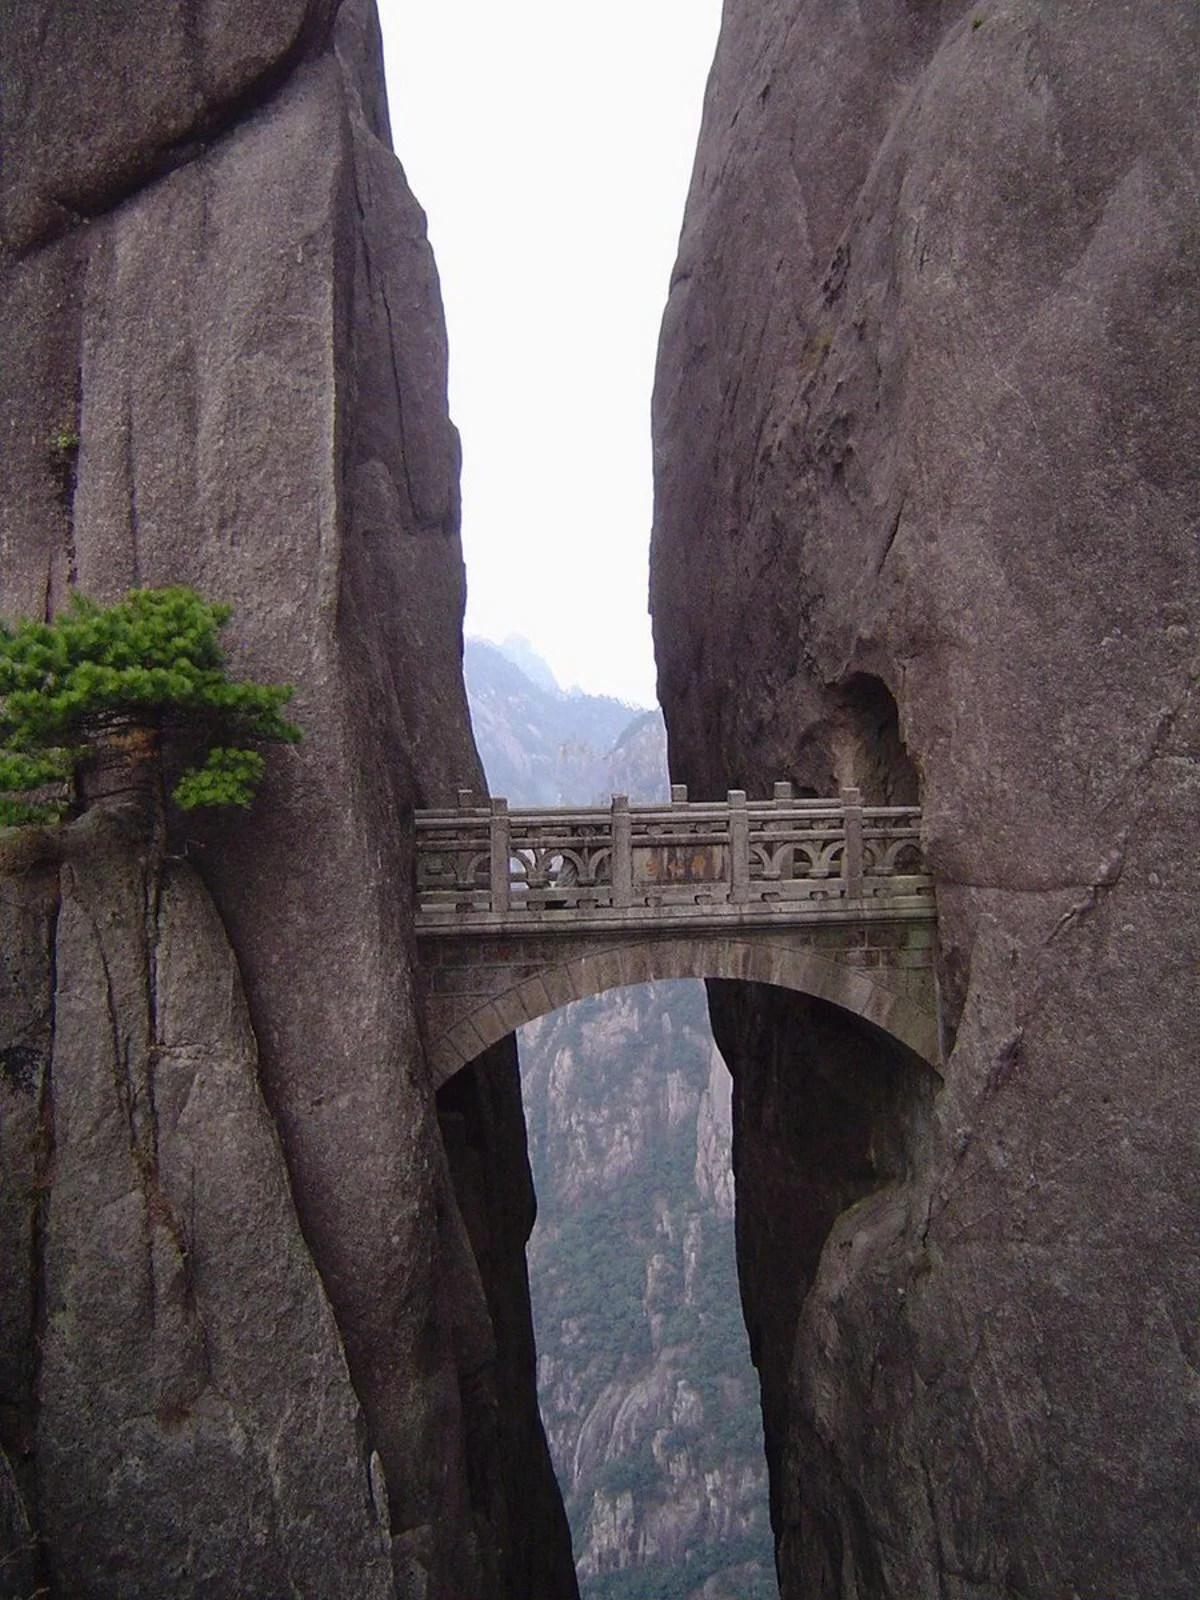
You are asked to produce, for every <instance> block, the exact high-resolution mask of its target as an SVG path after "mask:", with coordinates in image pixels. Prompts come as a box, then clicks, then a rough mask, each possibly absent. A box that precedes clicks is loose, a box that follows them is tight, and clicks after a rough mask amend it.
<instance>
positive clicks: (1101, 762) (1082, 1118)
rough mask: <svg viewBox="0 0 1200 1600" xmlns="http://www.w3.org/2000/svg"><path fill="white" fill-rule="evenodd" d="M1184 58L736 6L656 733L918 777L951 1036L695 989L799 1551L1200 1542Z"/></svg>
mask: <svg viewBox="0 0 1200 1600" xmlns="http://www.w3.org/2000/svg"><path fill="white" fill-rule="evenodd" d="M1198 78H1200V13H1197V11H1196V9H1195V8H1194V7H1184V6H1163V7H1157V6H1156V7H1141V6H1129V5H1125V4H1122V3H1118V0H1062V3H1058V4H1054V5H1044V4H1038V3H1034V0H981V3H977V4H970V5H967V4H953V3H945V4H938V5H913V4H909V3H905V0H866V3H864V4H861V5H856V6H853V7H848V8H834V9H833V10H831V9H830V8H829V7H827V6H822V5H818V4H816V3H815V0H771V3H767V4H757V3H756V4H750V3H748V0H729V3H727V4H726V7H725V16H724V25H723V31H722V37H721V43H720V46H719V48H718V54H717V60H716V64H715V68H714V72H713V76H712V79H711V82H710V86H709V93H708V100H707V106H706V114H705V121H704V128H703V132H702V136H701V145H700V151H699V156H698V160H697V165H696V171H695V177H694V181H693V187H692V192H691V196H690V200H689V204H688V210H687V216H686V221H685V225H684V231H683V237H682V242H681V249H680V257H679V263H678V266H677V269H676V274H675V279H674V282H673V286H672V292H671V297H670V302H669V305H668V308H667V312H666V318H665V323H664V330H663V340H662V348H661V357H660V366H659V375H658V383H657V390H656V400H655V427H656V444H655V451H656V473H657V501H656V520H655V536H654V552H653V562H652V569H653V575H652V607H653V611H654V619H655V633H656V641H657V649H658V656H659V673H660V691H661V694H662V698H663V703H664V709H665V712H666V717H667V722H668V728H669V733H670V740H671V751H672V766H673V774H674V776H675V777H676V778H678V779H681V780H686V781H688V782H690V783H691V784H692V785H693V786H694V789H695V792H697V793H698V794H709V793H717V792H720V791H721V790H723V789H724V788H725V787H726V786H727V785H732V784H735V783H736V784H739V785H740V784H745V785H746V786H748V787H750V788H751V789H754V788H755V787H759V788H761V786H763V785H764V784H766V783H767V782H768V781H769V780H770V779H772V778H775V777H779V776H792V777H793V778H794V779H796V781H798V782H799V783H801V784H805V785H807V786H809V787H811V788H812V789H814V790H816V791H818V792H828V790H829V789H830V788H831V786H833V785H834V784H836V783H837V782H840V781H841V782H844V781H847V780H855V781H859V782H861V783H862V784H863V786H864V788H865V790H866V791H867V793H868V794H869V795H870V796H871V797H873V798H877V799H884V798H889V797H892V796H899V797H901V798H905V797H907V796H906V795H905V794H904V791H905V789H906V787H908V786H910V785H911V784H912V783H913V782H915V783H916V784H917V785H918V787H919V793H920V798H921V801H922V803H923V805H924V808H925V825H926V832H927V839H928V847H929V854H930V859H931V862H932V865H933V868H934V871H935V873H936V875H937V881H938V909H939V934H940V941H941V963H942V965H941V979H942V1000H943V1007H944V1017H945V1025H946V1029H945V1031H946V1037H945V1046H946V1054H945V1059H944V1062H943V1065H942V1069H941V1075H940V1078H939V1079H938V1080H936V1081H935V1080H934V1079H933V1078H932V1077H926V1078H925V1079H924V1080H923V1079H922V1078H921V1076H920V1073H919V1072H918V1073H917V1076H916V1077H915V1078H914V1077H913V1076H912V1073H913V1071H914V1070H915V1069H914V1068H913V1065H912V1063H910V1062H905V1061H903V1060H901V1059H900V1058H899V1056H897V1055H896V1053H895V1052H894V1051H892V1050H891V1048H890V1046H889V1045H888V1043H887V1041H886V1040H880V1039H878V1038H870V1039H868V1038H866V1037H865V1036H862V1035H861V1034H860V1033H858V1032H857V1031H856V1030H855V1028H854V1026H853V1024H851V1023H849V1022H847V1021H846V1020H845V1019H842V1018H839V1017H838V1015H837V1014H836V1013H829V1012H827V1011H826V1012H821V1013H820V1014H814V1013H813V1011H812V1008H810V1007H805V1006H802V1005H800V1004H792V1003H790V1002H783V1001H781V1000H778V999H775V998H771V997H768V996H766V995H761V994H760V995H756V994H754V993H746V992H743V993H741V994H734V993H729V992H724V991H723V992H722V993H720V994H717V995H715V996H714V1009H715V1012H716V1021H717V1024H718V1029H719V1034H720V1037H721V1041H722V1044H723V1046H724V1047H725V1049H726V1051H727V1054H728V1056H729V1058H730V1060H731V1063H732V1065H733V1066H734V1069H735V1075H736V1078H737V1087H736V1091H735V1163H736V1165H737V1168H738V1173H739V1222H738V1226H739V1236H740V1240H741V1245H742V1251H743V1262H742V1273H743V1290H744V1295H745V1298H746V1301H747V1306H748V1310H749V1315H750V1321H751V1330H752V1336H753V1335H755V1334H756V1333H757V1334H758V1335H759V1336H760V1337H761V1338H762V1339H766V1345H765V1346H764V1345H762V1344H761V1343H760V1344H759V1346H758V1348H759V1351H760V1359H761V1363H762V1375H763V1382H764V1406H765V1409H766V1413H767V1423H768V1437H769V1440H770V1441H771V1468H772V1473H773V1477H774V1490H775V1514H776V1521H777V1535H778V1538H779V1552H780V1568H781V1576H782V1583H783V1592H784V1595H785V1596H788V1597H799V1596H804V1597H805V1600H814V1597H816V1596H821V1597H826V1596H828V1597H833V1596H837V1597H849V1596H851V1595H853V1596H856V1597H857V1600H863V1597H865V1596H871V1597H881V1596H887V1597H890V1600H901V1597H903V1600H914V1597H924V1596H929V1597H933V1596H938V1597H939V1600H947V1597H964V1600H966V1597H970V1600H984V1597H987V1600H999V1597H1006V1600H1007V1597H1013V1600H1015V1597H1016V1596H1018V1595H1019V1596H1022V1597H1031V1596H1038V1597H1044V1600H1051V1597H1061V1596H1064V1595H1072V1594H1074V1595H1079V1596H1086V1595H1104V1596H1106V1597H1115V1596H1122V1597H1130V1600H1132V1597H1133V1596H1137V1595H1150V1594H1153V1595H1155V1596H1156V1597H1170V1600H1183V1597H1185V1596H1188V1595H1191V1594H1193V1593H1194V1592H1195V1589H1196V1585H1197V1581H1198V1578H1200V1546H1198V1544H1197V1537H1196V1523H1195V1517H1194V1512H1193V1507H1192V1502H1193V1499H1194V1493H1193V1485H1194V1481H1195V1470H1196V1463H1197V1460H1200V1417H1198V1414H1197V1390H1196V1364H1197V1355H1198V1352H1197V1344H1196V1327H1197V1323H1196V1306H1197V1303H1198V1296H1200V1189H1198V1187H1197V1184H1196V1180H1195V1173H1196V1155H1197V1151H1196V1136H1195V1128H1196V1120H1197V1110H1198V1107H1197V1091H1196V1083H1195V1072H1194V1064H1195V1042H1196V1039H1197V1036H1198V1028H1200V988H1198V986H1197V974H1196V949H1197V939H1198V937H1200V926H1198V925H1200V877H1198V875H1197V870H1196V858H1195V849H1194V824H1195V816H1196V807H1197V801H1198V800H1200V721H1198V717H1197V709H1198V708H1197V694H1196V685H1197V680H1198V678H1200V655H1198V643H1197V640H1198V638H1200V634H1198V631H1197V630H1198V629H1200V615H1198V614H1197V606H1198V601H1197V597H1198V595H1200V541H1198V539H1197V504H1198V503H1200V497H1198V490H1200V475H1198V468H1197V462H1198V461H1200V404H1198V400H1200V315H1198V312H1197V307H1198V306H1200V293H1198V291H1200V249H1198V248H1197V246H1198V244H1200V201H1198V191H1197V186H1196V177H1195V175H1196V172H1197V170H1198V169H1200V137H1198V136H1200V118H1198V116H1197V109H1196V107H1197V102H1196V94H1195V86H1196V83H1197V81H1198ZM893 703H894V705H895V707H896V715H895V719H894V720H893V718H892V714H891V710H890V708H891V705H892V704H893ZM823 1079H824V1080H826V1081H825V1082H824V1083H823V1081H822V1080H823ZM835 1080H836V1081H835ZM889 1083H890V1084H891V1085H892V1090H891V1091H890V1092H892V1093H893V1094H894V1096H895V1102H894V1104H893V1105H892V1106H891V1107H890V1108H889V1107H888V1105H887V1103H886V1094H887V1093H888V1092H889V1091H888V1087H887V1086H888V1084H889ZM838 1096H844V1097H848V1099H847V1104H846V1107H845V1115H844V1116H838V1115H835V1114H834V1113H835V1112H836V1109H837V1099H838ZM823 1125H824V1129H825V1131H824V1132H822V1131H821V1130H822V1126H823ZM814 1193H815V1194H816V1195H817V1199H818V1201H819V1206H818V1210H820V1206H823V1207H824V1211H823V1212H821V1215H822V1216H823V1219H824V1220H823V1222H822V1224H821V1229H820V1236H819V1237H817V1238H816V1239H815V1240H812V1241H811V1243H812V1245H813V1248H812V1249H811V1250H810V1249H808V1248H804V1249H801V1248H799V1247H798V1244H797V1239H798V1238H801V1237H803V1236H804V1230H803V1228H801V1227H800V1226H799V1224H800V1223H801V1222H804V1223H805V1224H806V1226H807V1227H808V1228H809V1229H810V1230H811V1227H812V1219H813V1210H812V1206H811V1205H810V1204H809V1201H811V1199H812V1197H813V1195H814ZM856 1197H860V1198H859V1203H858V1204H857V1205H854V1206H852V1207H851V1209H849V1210H846V1211H840V1214H839V1208H840V1207H842V1206H845V1205H847V1204H848V1203H849V1202H850V1201H851V1200H854V1199H855V1198H856ZM789 1279H790V1281H791V1282H792V1283H793V1284H794V1285H795V1288H794V1290H793V1291H792V1293H791V1295H790V1296H789V1294H788V1293H787V1292H786V1290H782V1289H781V1288H780V1285H782V1284H785V1283H786V1282H787V1281H789ZM768 1329H769V1336H768V1332H764V1330H768Z"/></svg>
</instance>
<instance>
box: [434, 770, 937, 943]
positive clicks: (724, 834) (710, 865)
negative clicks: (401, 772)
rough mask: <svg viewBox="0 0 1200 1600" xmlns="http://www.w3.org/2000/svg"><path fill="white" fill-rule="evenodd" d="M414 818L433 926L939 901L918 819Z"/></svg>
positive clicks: (471, 808)
mask: <svg viewBox="0 0 1200 1600" xmlns="http://www.w3.org/2000/svg"><path fill="white" fill-rule="evenodd" d="M459 798H460V804H459V806H458V807H457V808H456V809H454V810H446V811H429V812H418V813H417V851H416V862H417V884H416V887H417V905H418V914H419V916H420V918H421V920H422V922H423V923H424V924H425V925H426V926H429V925H434V924H445V923H447V922H450V923H458V922H459V921H460V919H462V918H464V917H467V918H472V919H475V918H478V917H485V918H488V919H493V920H494V919H495V918H496V917H502V918H505V919H513V920H514V921H517V922H520V921H527V922H531V923H532V922H534V921H537V920H548V921H561V920H564V919H570V918H574V917H579V918H587V917H589V916H593V915H596V914H604V915H612V914H617V915H619V914H620V913H622V912H626V911H636V912H639V913H643V912H647V911H650V912H653V911H662V912H666V913H669V912H670V910H671V908H673V907H679V908H685V907H692V908H702V907H705V906H710V907H715V906H722V907H730V908H734V909H736V908H738V907H747V908H751V907H756V908H758V909H760V910H765V909H767V908H773V907H777V908H778V910H779V912H780V914H786V913H787V910H788V908H789V907H792V908H795V909H799V908H803V907H807V908H808V909H810V910H816V909H819V908H820V907H821V906H822V905H830V906H837V905H846V906H849V905H856V904H858V903H860V902H864V903H869V902H871V901H876V902H880V901H886V900H888V899H894V898H897V897H903V896H919V895H926V896H927V895H929V894H930V893H931V888H932V885H931V880H930V878H929V875H928V868H927V867H926V864H925V860H924V856H923V853H922V849H921V831H920V824H921V813H920V810H919V809H918V808H917V807H916V806H864V805H863V804H862V801H861V797H860V796H859V793H858V791H857V790H854V789H847V790H843V792H842V795H841V798H840V800H839V801H838V802H832V801H828V800H795V799H793V798H792V795H791V792H790V788H789V786H788V785H786V784H777V785H776V787H775V796H774V798H773V799H771V800H766V801H747V799H746V796H745V794H744V793H743V792H741V791H740V790H733V791H731V792H730V795H729V797H728V799H727V800H726V801H723V802H714V803H703V804H696V805H690V804H688V803H687V799H686V790H683V789H682V788H681V787H678V786H677V787H676V788H675V789H674V790H673V791H672V800H671V803H670V804H667V805H650V806H636V807H631V806H630V805H629V802H628V800H626V799H625V798H624V797H623V796H621V795H617V796H614V798H613V803H612V806H611V807H610V808H608V809H603V808H599V807H576V808H570V809H563V810H548V809H544V810H521V811H511V812H510V811H509V809H508V805H507V802H506V801H504V800H502V799H494V800H492V801H491V802H490V803H489V805H488V806H487V807H480V806H476V805H475V804H474V802H473V798H472V797H471V796H470V795H469V794H467V793H466V792H465V791H464V792H463V793H462V794H460V797H459Z"/></svg>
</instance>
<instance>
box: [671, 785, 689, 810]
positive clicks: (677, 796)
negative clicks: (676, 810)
mask: <svg viewBox="0 0 1200 1600" xmlns="http://www.w3.org/2000/svg"><path fill="white" fill-rule="evenodd" d="M687 803H688V797H687V784H686V783H673V784H672V785H671V804H672V805H673V806H685V805H687Z"/></svg>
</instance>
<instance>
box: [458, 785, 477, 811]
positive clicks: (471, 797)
mask: <svg viewBox="0 0 1200 1600" xmlns="http://www.w3.org/2000/svg"><path fill="white" fill-rule="evenodd" d="M474 805H475V791H474V789H460V790H459V791H458V809H459V810H460V811H470V810H472V809H473V807H474Z"/></svg>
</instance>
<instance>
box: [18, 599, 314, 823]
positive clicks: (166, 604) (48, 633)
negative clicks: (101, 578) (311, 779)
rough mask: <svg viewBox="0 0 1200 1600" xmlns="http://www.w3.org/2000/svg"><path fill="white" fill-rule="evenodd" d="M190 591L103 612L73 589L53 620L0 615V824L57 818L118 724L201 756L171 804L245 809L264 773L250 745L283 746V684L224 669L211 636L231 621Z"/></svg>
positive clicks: (287, 695) (286, 694)
mask: <svg viewBox="0 0 1200 1600" xmlns="http://www.w3.org/2000/svg"><path fill="white" fill-rule="evenodd" d="M232 614H233V613H232V608H231V607H230V606H227V605H220V604H212V603H210V602H208V601H206V600H203V599H201V597H200V596H199V595H198V594H197V593H196V592H195V590H193V589H188V588H183V587H176V588H170V589H134V590H132V591H131V592H130V593H129V595H128V596H127V597H126V598H125V600H124V601H122V602H121V603H120V604H119V605H115V606H110V607H107V608H101V607H100V606H98V605H97V604H96V603H95V602H94V601H92V600H88V599H86V598H84V597H83V596H81V595H73V596H72V599H71V605H70V608H69V609H68V610H67V611H66V612H65V613H64V614H63V615H62V616H60V617H58V618H56V619H55V621H53V622H49V623H46V622H29V621H25V622H18V623H16V624H13V625H9V624H7V623H5V622H3V621H2V620H0V824H4V823H8V824H13V823H21V822H31V821H47V820H51V819H53V818H54V817H56V816H61V815H62V814H63V813H64V812H65V811H66V809H67V808H68V806H69V804H70V800H71V787H72V784H73V781H74V779H75V778H76V777H77V775H78V773H79V771H80V769H81V768H82V767H83V766H85V765H86V763H87V762H88V761H89V760H90V759H92V758H93V755H94V752H95V750H96V748H97V746H98V745H100V744H102V743H103V741H104V740H105V739H106V738H108V737H110V736H111V735H112V734H113V733H114V731H115V730H119V729H120V728H121V727H122V726H128V725H136V726H138V727H139V728H141V729H143V730H145V731H146V733H147V735H148V738H149V744H150V746H151V747H152V749H153V751H154V753H155V754H157V741H158V736H159V734H161V733H162V732H163V731H165V730H174V731H177V732H179V733H180V734H182V735H184V736H185V737H186V738H187V739H188V741H189V742H190V743H192V744H195V745H198V746H199V747H200V748H201V749H203V750H205V751H206V754H205V756H204V758H203V759H202V760H200V761H199V762H197V763H196V764H194V765H192V766H189V767H187V768H185V770H184V771H183V772H182V774H181V775H180V777H179V780H178V782H177V783H176V785H175V788H174V793H173V799H174V801H175V803H176V805H178V806H181V807H183V808H184V809H190V808H191V807H194V806H231V805H232V806H243V807H245V806H249V804H250V802H251V801H252V800H253V798H254V793H255V790H256V788H257V786H258V782H259V780H260V778H261V777H262V773H263V770H264V761H263V757H262V755H261V754H260V753H259V752H258V750H257V749H255V748H254V746H255V745H257V744H260V743H263V742H278V741H285V742H287V743H293V742H295V741H296V740H298V739H299V738H300V730H299V729H298V728H297V727H296V726H295V724H294V723H291V722H288V721H286V720H285V719H284V717H283V715H282V711H283V707H284V706H285V705H286V704H287V702H288V701H289V700H290V699H291V696H292V689H291V687H290V686H288V685H285V684H262V683H239V682H234V681H233V680H231V679H230V678H229V676H228V673H227V670H226V658H225V655H224V652H223V651H222V649H221V646H220V642H219V639H218V634H219V632H220V630H221V629H222V628H223V627H224V626H225V624H226V623H227V622H228V621H229V618H230V617H231V616H232Z"/></svg>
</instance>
